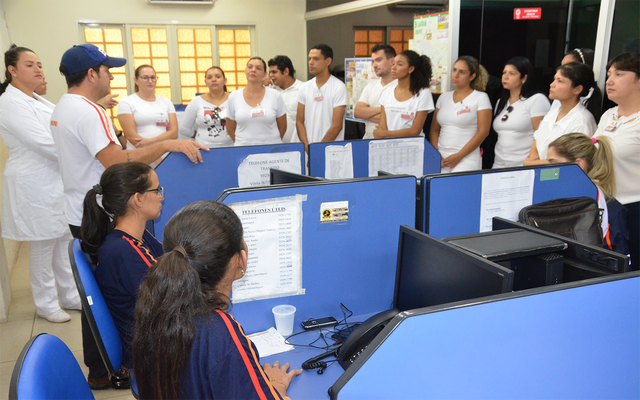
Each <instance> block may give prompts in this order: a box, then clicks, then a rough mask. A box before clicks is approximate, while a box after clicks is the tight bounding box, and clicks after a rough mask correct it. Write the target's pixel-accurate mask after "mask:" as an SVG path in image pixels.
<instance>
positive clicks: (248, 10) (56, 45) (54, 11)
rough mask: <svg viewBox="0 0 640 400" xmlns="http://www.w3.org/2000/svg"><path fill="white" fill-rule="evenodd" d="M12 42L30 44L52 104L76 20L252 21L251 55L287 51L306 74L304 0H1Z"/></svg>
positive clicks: (78, 38) (74, 40) (75, 36)
mask: <svg viewBox="0 0 640 400" xmlns="http://www.w3.org/2000/svg"><path fill="white" fill-rule="evenodd" d="M0 5H1V6H2V8H3V9H4V13H5V18H6V21H7V27H8V30H9V35H10V38H11V41H12V42H13V43H16V44H17V45H18V46H25V47H29V48H31V49H33V50H34V51H35V52H36V53H37V54H38V56H39V57H40V60H41V61H42V63H43V65H44V70H45V73H46V74H47V77H48V81H49V86H48V90H49V93H48V94H47V96H46V97H47V98H48V99H49V100H50V101H53V102H54V103H56V102H57V101H58V100H59V99H60V96H62V95H63V94H64V93H65V91H66V85H65V83H64V79H63V77H62V76H61V75H60V74H59V73H58V72H57V70H58V66H59V64H60V57H61V56H62V54H63V53H64V52H65V50H67V49H68V48H69V47H71V46H72V45H74V44H78V43H82V35H81V33H80V30H79V28H78V21H83V22H84V21H92V22H103V23H136V24H145V23H163V24H165V23H171V22H175V23H193V24H207V25H213V24H215V25H253V26H255V41H254V43H255V54H257V55H259V56H261V57H263V58H265V59H269V58H271V57H273V56H275V55H277V54H285V55H288V56H289V57H290V58H291V60H292V61H293V64H294V66H295V67H296V70H298V71H299V72H300V78H301V79H305V75H306V57H307V51H306V23H305V20H304V12H305V1H303V0H217V1H216V2H215V3H214V5H213V6H211V5H208V6H207V5H155V4H149V3H148V2H147V0H108V1H104V0H0Z"/></svg>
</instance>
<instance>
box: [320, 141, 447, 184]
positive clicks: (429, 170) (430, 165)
mask: <svg viewBox="0 0 640 400" xmlns="http://www.w3.org/2000/svg"><path fill="white" fill-rule="evenodd" d="M400 139H402V138H400ZM374 140H395V139H371V140H345V141H342V142H321V143H311V144H310V145H309V175H311V176H319V177H321V178H324V169H325V148H326V147H327V146H331V145H338V146H344V145H345V144H347V143H351V151H352V153H353V177H354V178H366V177H368V176H369V142H372V141H374ZM424 142H425V143H424V165H423V168H422V170H423V175H427V174H438V173H440V160H441V158H440V153H439V152H438V150H436V149H435V148H434V147H433V146H432V145H431V143H429V141H428V140H426V139H425V141H424Z"/></svg>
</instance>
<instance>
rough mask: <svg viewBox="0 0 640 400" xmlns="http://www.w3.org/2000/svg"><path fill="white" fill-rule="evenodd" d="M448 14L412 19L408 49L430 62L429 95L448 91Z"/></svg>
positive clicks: (421, 16)
mask: <svg viewBox="0 0 640 400" xmlns="http://www.w3.org/2000/svg"><path fill="white" fill-rule="evenodd" d="M449 40H450V38H449V12H441V13H435V14H426V15H420V16H417V17H415V18H414V19H413V39H411V40H409V48H410V49H411V50H413V51H415V52H416V53H418V54H424V55H426V56H427V57H429V59H430V60H431V67H432V71H433V75H432V76H431V87H430V89H431V93H443V92H446V91H448V90H449V82H450V79H451V78H450V75H449V65H450V64H451V60H449Z"/></svg>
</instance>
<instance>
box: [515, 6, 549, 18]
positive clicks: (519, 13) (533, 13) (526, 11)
mask: <svg viewBox="0 0 640 400" xmlns="http://www.w3.org/2000/svg"><path fill="white" fill-rule="evenodd" d="M541 17H542V8H514V9H513V19H540V18H541Z"/></svg>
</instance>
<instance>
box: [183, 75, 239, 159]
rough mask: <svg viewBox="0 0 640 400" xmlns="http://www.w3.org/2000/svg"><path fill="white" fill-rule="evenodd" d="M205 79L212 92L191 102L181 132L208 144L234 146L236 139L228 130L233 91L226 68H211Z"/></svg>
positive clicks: (184, 116)
mask: <svg viewBox="0 0 640 400" xmlns="http://www.w3.org/2000/svg"><path fill="white" fill-rule="evenodd" d="M204 82H205V84H206V85H207V87H208V88H209V92H208V93H203V94H202V95H200V96H196V97H194V98H193V99H192V100H191V101H190V102H189V105H188V106H187V108H186V109H185V111H184V115H183V116H182V120H181V123H180V135H181V137H185V136H186V137H190V138H193V137H195V140H196V142H198V143H201V144H203V145H205V146H208V147H229V146H233V140H231V137H230V136H229V134H228V133H227V108H228V99H229V92H227V78H226V77H225V75H224V71H223V70H222V69H220V67H211V68H209V69H208V70H207V72H205V75H204Z"/></svg>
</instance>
